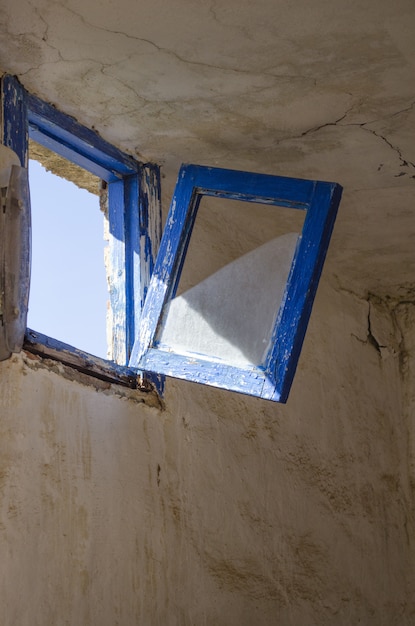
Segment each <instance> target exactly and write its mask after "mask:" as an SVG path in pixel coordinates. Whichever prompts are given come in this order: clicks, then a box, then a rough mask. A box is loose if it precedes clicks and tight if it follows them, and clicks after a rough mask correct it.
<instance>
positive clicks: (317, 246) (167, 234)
mask: <svg viewBox="0 0 415 626" xmlns="http://www.w3.org/2000/svg"><path fill="white" fill-rule="evenodd" d="M203 195H211V196H217V197H221V198H228V199H238V200H243V201H246V202H257V203H262V204H269V205H274V206H277V207H278V206H283V207H290V208H293V209H299V210H305V211H307V216H306V219H305V222H304V227H303V231H302V234H301V237H300V243H299V245H298V246H297V250H296V253H295V255H294V259H293V263H292V267H291V271H290V276H289V279H288V282H287V286H286V289H285V293H284V297H283V302H282V305H281V307H280V311H279V312H278V315H277V312H276V321H275V326H274V329H273V334H272V342H271V345H270V347H269V350H268V353H267V356H266V358H265V360H264V362H263V363H259V364H256V365H254V366H252V367H247V368H246V367H244V368H241V367H235V366H232V365H229V364H227V363H223V362H220V361H219V360H217V359H212V358H209V356H208V355H206V356H203V357H202V358H200V356H198V355H195V356H194V357H193V356H191V357H189V356H184V355H181V354H176V353H174V352H172V351H171V350H166V349H163V347H162V346H160V345H158V344H157V331H158V329H159V328H160V325H161V324H163V320H164V319H165V313H166V311H167V309H168V306H169V302H170V300H171V298H173V297H174V295H175V293H176V289H177V286H178V283H179V279H180V274H181V270H182V267H183V263H184V259H185V256H186V252H187V248H188V245H189V240H190V237H191V233H192V229H193V225H194V221H195V218H196V214H197V211H198V207H199V203H200V200H201V198H202V197H203ZM340 197H341V187H340V186H339V185H337V184H336V183H326V182H319V181H309V180H300V179H292V178H284V177H280V176H269V175H264V174H253V173H247V172H239V171H233V170H223V169H218V168H209V167H202V166H196V165H184V166H182V168H181V170H180V173H179V177H178V181H177V185H176V189H175V192H174V195H173V199H172V203H171V207H170V212H169V215H168V218H167V222H166V226H165V230H164V233H163V238H162V241H161V245H160V251H159V255H158V257H157V261H156V265H155V268H154V272H153V275H152V279H151V282H150V287H149V290H148V294H147V298H146V301H145V304H144V309H143V315H142V318H141V323H140V329H139V333H138V338H137V340H136V343H135V345H134V348H133V352H132V356H131V359H130V366H131V367H137V368H139V369H144V370H147V371H153V372H158V373H160V374H165V375H169V376H174V377H177V378H183V379H185V380H191V381H194V382H199V383H204V384H209V385H214V386H217V387H221V388H224V389H229V390H233V391H238V392H241V393H245V394H249V395H254V396H258V397H261V398H264V399H269V400H274V401H277V402H286V400H287V397H288V393H289V390H290V388H291V384H292V381H293V377H294V374H295V370H296V366H297V362H298V358H299V355H300V351H301V346H302V343H303V339H304V334H305V331H306V328H307V324H308V320H309V317H310V313H311V307H312V303H313V300H314V296H315V293H316V290H317V285H318V281H319V278H320V274H321V270H322V267H323V263H324V258H325V255H326V252H327V248H328V245H329V241H330V236H331V233H332V230H333V225H334V221H335V217H336V213H337V209H338V205H339V202H340Z"/></svg>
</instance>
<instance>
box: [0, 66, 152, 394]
mask: <svg viewBox="0 0 415 626" xmlns="http://www.w3.org/2000/svg"><path fill="white" fill-rule="evenodd" d="M2 108H3V127H2V139H3V143H5V145H7V146H9V147H11V148H12V149H13V150H14V151H15V152H17V154H18V155H19V157H20V160H21V163H22V164H23V165H26V166H27V162H28V136H30V137H31V138H32V139H34V140H35V141H37V142H38V143H40V144H41V145H43V146H45V147H47V148H49V149H51V150H53V151H54V152H56V153H57V154H59V155H61V156H63V157H65V158H66V159H68V160H70V161H72V162H73V163H76V164H77V165H79V166H80V167H82V168H84V169H86V170H88V171H89V172H91V173H93V174H95V175H96V176H98V177H100V178H101V179H103V180H105V181H107V182H108V222H109V267H108V278H109V286H110V300H111V310H112V317H113V328H112V337H113V339H112V357H113V360H114V361H115V362H116V363H118V364H120V365H126V364H127V362H128V359H129V357H130V353H131V350H132V347H133V344H134V340H135V334H136V332H137V326H138V324H139V319H140V316H141V310H142V306H143V302H144V297H145V294H146V292H147V288H148V284H149V281H150V275H151V271H152V269H153V266H154V261H155V256H156V254H157V250H158V246H159V242H160V238H161V203H160V171H159V168H158V166H156V165H152V164H142V163H138V162H137V161H136V160H135V159H133V158H132V157H131V156H129V155H127V154H125V153H123V152H121V151H120V150H118V148H116V147H115V146H112V145H111V144H109V143H108V142H106V141H104V140H103V139H102V138H101V137H100V136H99V135H97V133H95V132H94V131H92V130H90V129H88V128H85V127H84V126H82V125H81V124H79V123H78V122H77V121H76V120H75V119H73V118H72V117H70V116H68V115H66V114H64V113H62V112H61V111H58V110H57V109H55V107H53V106H52V105H50V104H48V103H46V102H43V101H42V100H40V99H39V98H37V97H36V96H34V95H32V94H30V93H28V92H27V91H26V90H25V89H24V88H23V86H22V85H21V84H20V83H19V81H18V80H17V79H16V78H14V77H12V76H4V77H3V78H2ZM43 337H44V335H38V341H39V342H41V341H42V338H43ZM46 339H47V338H46ZM69 348H70V347H69ZM69 348H67V349H69ZM141 378H142V379H144V384H145V379H146V376H145V374H142V375H141ZM150 378H151V379H152V380H153V381H154V383H155V384H156V385H157V388H158V390H159V391H161V390H162V387H163V377H161V376H154V375H153V374H150Z"/></svg>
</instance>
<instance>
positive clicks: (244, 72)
mask: <svg viewBox="0 0 415 626" xmlns="http://www.w3.org/2000/svg"><path fill="white" fill-rule="evenodd" d="M62 8H63V7H62ZM65 10H66V11H68V12H69V13H71V14H72V15H74V16H75V17H77V18H78V19H79V20H80V21H81V22H82V23H83V24H84V25H85V26H88V27H90V28H93V29H95V30H99V31H103V32H105V33H110V34H112V35H120V36H122V37H125V38H126V39H131V40H133V41H138V42H141V43H145V44H148V45H150V46H152V47H153V48H155V49H156V50H157V51H158V52H163V53H165V54H167V55H169V56H172V57H173V58H175V59H177V60H178V61H180V63H184V64H185V65H194V66H197V67H205V68H209V69H214V70H219V71H221V72H232V73H235V74H242V75H246V76H256V75H258V74H260V75H261V76H271V77H273V78H285V79H289V78H298V76H297V75H287V74H273V73H268V71H267V70H265V71H261V72H259V73H258V72H255V71H252V70H242V69H239V68H235V67H223V66H220V65H214V64H212V63H205V62H202V61H191V60H189V59H185V58H183V57H182V56H180V54H178V53H177V52H175V51H174V50H171V49H170V48H164V47H163V46H159V45H158V44H156V43H155V42H154V41H152V40H151V39H146V38H145V37H137V36H135V35H129V34H128V33H125V32H123V31H119V30H111V29H108V28H104V27H102V26H97V25H96V24H93V23H92V22H89V21H87V20H86V19H85V18H84V17H83V16H82V15H80V14H79V13H77V12H76V11H74V10H73V9H70V8H69V7H65ZM216 21H217V20H216ZM218 23H219V22H218ZM300 77H301V75H300ZM301 78H306V77H301Z"/></svg>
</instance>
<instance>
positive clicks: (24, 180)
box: [0, 145, 30, 361]
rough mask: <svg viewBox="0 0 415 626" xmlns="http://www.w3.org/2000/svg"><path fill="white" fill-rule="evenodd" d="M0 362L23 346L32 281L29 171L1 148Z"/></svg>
mask: <svg viewBox="0 0 415 626" xmlns="http://www.w3.org/2000/svg"><path fill="white" fill-rule="evenodd" d="M0 202H1V207H0V361H2V360H5V359H8V358H9V357H10V356H11V354H12V353H13V352H19V351H20V350H21V348H22V346H23V341H24V335H25V331H26V319H27V305H28V300H29V282H30V199H29V184H28V177H27V169H26V168H24V167H21V166H20V160H19V157H18V156H17V154H16V153H15V152H13V150H11V149H10V148H7V147H6V146H2V145H0Z"/></svg>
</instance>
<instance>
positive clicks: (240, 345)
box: [0, 75, 341, 402]
mask: <svg viewBox="0 0 415 626" xmlns="http://www.w3.org/2000/svg"><path fill="white" fill-rule="evenodd" d="M1 96H2V100H1V105H2V110H1V112H2V115H3V120H2V142H3V144H4V147H3V152H2V153H1V154H0V158H1V159H3V161H4V162H3V164H2V165H1V167H0V170H1V172H2V174H1V176H2V178H1V181H0V182H1V184H0V187H1V200H2V209H1V218H0V219H1V224H0V245H1V247H0V289H1V294H0V295H1V300H0V316H1V320H0V321H1V328H0V359H6V358H8V357H9V356H10V354H11V353H12V352H14V351H19V350H20V349H21V347H22V342H23V335H24V331H25V326H26V316H27V303H28V293H29V273H30V203H29V190H28V183H27V170H26V169H25V167H21V166H20V164H22V165H23V166H24V165H26V164H27V160H28V137H29V136H30V137H31V138H32V139H34V140H35V141H36V142H37V143H39V144H41V145H43V146H44V147H47V148H49V149H51V150H53V151H55V152H56V153H57V154H59V155H60V156H63V157H64V158H66V159H68V160H70V161H72V162H74V163H75V164H77V165H79V166H81V167H82V168H84V169H85V170H87V171H89V172H91V173H92V174H94V175H96V176H99V177H100V178H101V179H102V180H103V181H105V183H106V185H107V188H108V211H107V213H108V224H109V253H110V254H109V256H110V259H111V262H110V274H109V277H108V279H109V282H110V285H111V289H110V302H111V311H112V324H111V329H112V360H111V361H109V360H105V359H99V358H96V357H94V356H92V355H89V354H87V353H83V352H82V351H80V350H77V349H76V348H75V347H73V346H68V345H66V344H63V343H62V342H60V341H59V339H54V338H51V337H48V336H45V335H41V334H40V333H37V332H36V331H32V330H29V329H26V335H24V343H23V345H24V347H25V349H27V350H30V351H32V352H34V353H36V354H40V355H42V356H46V357H48V358H52V359H55V360H60V361H62V362H63V363H67V364H69V365H71V367H75V368H77V369H80V370H81V371H83V372H86V373H89V374H91V375H92V376H94V375H95V376H97V377H98V378H103V379H105V380H110V381H112V380H114V381H115V382H121V383H122V384H124V383H125V384H127V385H128V386H133V387H134V386H135V385H137V381H139V383H140V386H141V388H144V389H148V388H150V387H151V386H152V385H153V387H151V388H154V386H155V387H156V388H157V390H158V391H159V392H160V393H161V392H162V388H163V380H164V376H166V375H167V376H173V377H178V378H182V379H185V380H189V381H194V382H198V383H201V384H206V385H213V386H216V387H220V388H223V389H227V390H230V391H237V392H240V393H244V394H249V395H253V396H257V397H260V398H264V399H269V400H274V401H278V402H285V401H286V400H287V397H288V393H289V390H290V387H291V384H292V380H293V377H294V373H295V370H296V366H297V362H298V359H299V355H300V351H301V346H302V342H303V339H304V335H305V331H306V327H307V323H308V320H309V316H310V313H311V307H312V304H313V300H314V296H315V293H316V290H317V285H318V281H319V278H320V274H321V271H322V267H323V263H324V259H325V256H326V252H327V248H328V245H329V241H330V237H331V233H332V229H333V225H334V221H335V217H336V212H337V208H338V205H339V202H340V197H341V187H340V186H339V185H337V184H335V183H326V182H319V181H308V180H298V179H290V178H282V177H278V176H270V175H263V174H252V173H247V172H238V171H233V170H224V169H218V168H209V167H202V166H197V165H186V166H183V167H182V169H181V170H180V173H179V178H178V182H177V186H176V189H175V192H174V195H173V199H172V203H171V208H170V212H169V215H168V218H167V222H166V226H165V229H164V233H163V237H162V242H161V244H160V249H159V235H160V232H161V210H160V176H159V168H158V166H157V165H155V164H142V163H139V162H137V161H136V160H135V159H133V158H132V157H131V156H129V155H127V154H124V153H122V152H120V150H118V149H117V148H116V147H114V146H112V145H110V144H108V143H107V142H105V141H104V140H103V139H102V138H101V137H99V136H98V135H97V134H96V133H94V132H93V131H92V130H90V129H87V128H85V127H83V126H82V125H80V124H79V123H78V122H76V120H74V119H73V118H71V117H68V116H67V115H65V114H64V113H62V112H60V111H58V110H57V109H55V108H54V107H53V106H51V105H50V104H48V103H45V102H43V101H42V100H40V99H39V98H37V97H35V96H33V95H31V94H30V93H28V92H26V90H25V89H24V88H23V87H22V85H20V83H19V82H18V81H17V80H16V79H15V78H14V77H11V76H7V75H6V76H3V78H2V80H1ZM10 149H11V150H10ZM16 155H17V156H16ZM204 197H206V198H209V199H212V198H213V199H219V200H220V201H221V202H223V203H224V204H227V203H228V202H229V201H235V200H237V201H239V202H242V203H254V204H255V203H256V204H260V205H267V206H268V207H269V208H270V209H272V210H273V211H275V216H276V218H277V217H278V215H279V212H281V211H282V210H284V211H287V210H288V211H290V212H291V213H293V212H294V213H295V214H302V215H305V219H304V220H303V221H302V223H301V226H300V227H299V228H297V227H295V228H294V230H290V231H288V232H284V233H280V234H279V235H278V236H275V237H273V238H271V239H269V240H268V241H266V242H265V243H263V244H262V245H260V246H259V247H258V248H257V249H251V250H250V251H248V252H247V253H246V254H243V255H242V256H241V257H240V258H235V259H233V260H231V261H230V262H229V263H228V264H227V265H225V266H224V267H221V268H219V269H217V271H214V272H213V273H211V274H210V275H207V276H205V277H204V278H203V279H202V280H201V281H199V282H198V283H196V284H194V285H192V286H191V287H190V288H187V289H184V290H182V289H181V286H180V289H178V287H179V281H180V278H181V276H182V273H183V267H184V266H185V265H186V263H185V262H186V260H187V252H188V248H189V243H190V239H191V236H192V234H193V231H194V224H195V220H196V217H197V215H198V212H199V205H200V203H201V200H202V198H204ZM244 206H246V205H244ZM253 215H255V219H256V218H257V212H256V211H253ZM235 219H236V220H237V219H238V218H237V217H236V218H235ZM258 220H259V221H261V218H260V217H258ZM217 227H218V229H220V227H221V225H220V223H218V224H217ZM228 230H229V241H230V242H232V232H233V228H232V224H230V225H229V228H228ZM265 230H266V228H265ZM158 249H159V252H158V254H157V251H158ZM199 257H200V254H199ZM203 261H204V258H203V257H202V262H203ZM153 268H154V269H153ZM148 383H150V384H148Z"/></svg>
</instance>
